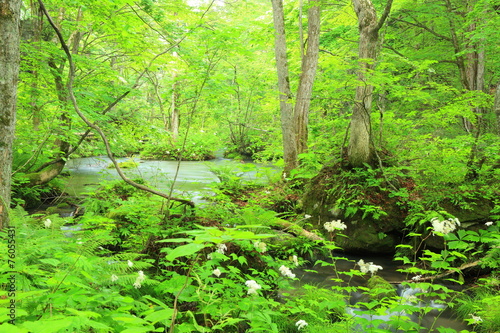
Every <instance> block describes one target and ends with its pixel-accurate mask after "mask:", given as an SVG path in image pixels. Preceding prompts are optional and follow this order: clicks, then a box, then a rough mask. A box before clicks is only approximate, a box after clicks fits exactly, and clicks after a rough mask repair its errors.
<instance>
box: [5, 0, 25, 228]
mask: <svg viewBox="0 0 500 333" xmlns="http://www.w3.org/2000/svg"><path fill="white" fill-rule="evenodd" d="M20 6H21V1H20V0H0V229H2V228H3V227H6V226H8V225H9V215H8V214H9V212H8V210H9V206H10V193H11V191H10V188H11V173H12V144H13V141H14V129H15V124H16V102H17V81H18V75H19V39H20V33H19V15H20V14H19V13H20Z"/></svg>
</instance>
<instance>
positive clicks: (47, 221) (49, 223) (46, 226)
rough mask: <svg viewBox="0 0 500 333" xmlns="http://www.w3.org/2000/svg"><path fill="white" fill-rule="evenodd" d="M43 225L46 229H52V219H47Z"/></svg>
mask: <svg viewBox="0 0 500 333" xmlns="http://www.w3.org/2000/svg"><path fill="white" fill-rule="evenodd" d="M43 224H44V225H45V228H50V226H51V225H52V221H51V220H50V219H46V220H45V221H44V222H43Z"/></svg>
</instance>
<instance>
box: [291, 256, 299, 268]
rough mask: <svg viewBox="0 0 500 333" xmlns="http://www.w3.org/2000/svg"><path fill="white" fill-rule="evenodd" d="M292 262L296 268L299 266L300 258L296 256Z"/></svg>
mask: <svg viewBox="0 0 500 333" xmlns="http://www.w3.org/2000/svg"><path fill="white" fill-rule="evenodd" d="M292 261H293V263H294V264H295V266H299V258H297V256H296V255H293V256H292Z"/></svg>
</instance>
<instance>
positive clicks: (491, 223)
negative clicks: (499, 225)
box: [484, 221, 493, 227]
mask: <svg viewBox="0 0 500 333" xmlns="http://www.w3.org/2000/svg"><path fill="white" fill-rule="evenodd" d="M484 225H485V226H487V227H489V226H490V225H493V222H491V221H490V222H486V223H485V224H484Z"/></svg>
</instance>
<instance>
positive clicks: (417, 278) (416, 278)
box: [411, 275, 422, 281]
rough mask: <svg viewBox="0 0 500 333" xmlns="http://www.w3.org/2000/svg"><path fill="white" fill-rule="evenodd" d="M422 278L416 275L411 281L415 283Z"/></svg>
mask: <svg viewBox="0 0 500 333" xmlns="http://www.w3.org/2000/svg"><path fill="white" fill-rule="evenodd" d="M421 278H422V275H415V276H414V277H412V278H411V279H412V280H413V281H420V279H421Z"/></svg>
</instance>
